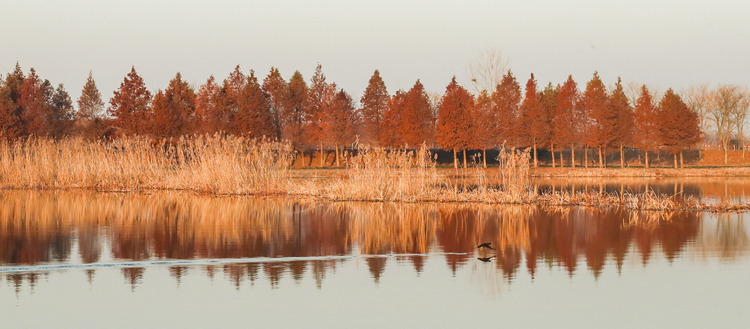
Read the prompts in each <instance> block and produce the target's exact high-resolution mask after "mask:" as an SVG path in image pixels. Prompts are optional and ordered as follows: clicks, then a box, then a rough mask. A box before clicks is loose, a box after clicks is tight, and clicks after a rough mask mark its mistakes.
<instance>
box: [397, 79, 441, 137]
mask: <svg viewBox="0 0 750 329" xmlns="http://www.w3.org/2000/svg"><path fill="white" fill-rule="evenodd" d="M399 134H400V136H401V142H402V143H403V144H406V145H420V144H422V143H426V144H428V145H430V144H432V143H433V142H434V140H435V117H434V115H433V113H432V108H431V106H430V99H429V97H428V96H427V92H425V90H424V86H423V85H422V83H421V82H420V81H419V80H417V82H416V83H414V86H413V87H412V88H411V89H409V91H408V92H407V93H406V96H405V99H404V104H403V111H402V112H401V113H400V127H399Z"/></svg>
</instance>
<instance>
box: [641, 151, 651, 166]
mask: <svg viewBox="0 0 750 329" xmlns="http://www.w3.org/2000/svg"><path fill="white" fill-rule="evenodd" d="M643 153H645V154H646V169H648V168H651V167H649V166H648V150H645V151H643Z"/></svg>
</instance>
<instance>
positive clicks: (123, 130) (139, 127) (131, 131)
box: [108, 67, 151, 135]
mask: <svg viewBox="0 0 750 329" xmlns="http://www.w3.org/2000/svg"><path fill="white" fill-rule="evenodd" d="M109 104H110V106H109V109H108V113H109V115H110V116H112V117H113V119H112V124H113V125H114V127H115V129H117V130H118V133H119V134H122V135H145V134H147V132H148V129H149V125H148V122H149V121H148V119H149V117H150V116H151V92H149V91H148V89H146V84H145V83H144V82H143V79H142V78H141V77H140V76H139V75H138V73H137V72H136V71H135V67H132V68H131V69H130V73H128V74H127V76H125V79H124V80H123V82H122V83H121V84H120V88H119V89H118V90H115V92H114V96H113V97H112V99H110V101H109Z"/></svg>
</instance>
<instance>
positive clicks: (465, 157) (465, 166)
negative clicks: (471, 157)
mask: <svg viewBox="0 0 750 329" xmlns="http://www.w3.org/2000/svg"><path fill="white" fill-rule="evenodd" d="M464 169H466V150H464Z"/></svg>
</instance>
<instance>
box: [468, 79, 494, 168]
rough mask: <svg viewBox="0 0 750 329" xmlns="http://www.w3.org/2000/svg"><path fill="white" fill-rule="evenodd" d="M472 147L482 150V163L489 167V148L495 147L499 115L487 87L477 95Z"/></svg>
mask: <svg viewBox="0 0 750 329" xmlns="http://www.w3.org/2000/svg"><path fill="white" fill-rule="evenodd" d="M472 116H473V117H474V128H473V131H472V132H473V134H472V147H471V148H477V149H480V150H482V165H483V167H484V168H487V149H490V148H493V147H495V145H496V144H495V142H496V140H497V138H496V136H495V132H497V116H496V113H495V111H494V109H493V106H492V96H490V94H489V92H488V91H487V90H486V89H483V90H482V91H481V92H480V93H479V95H477V99H476V102H475V104H474V109H473V115H472Z"/></svg>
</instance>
